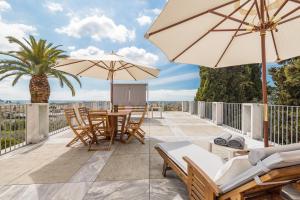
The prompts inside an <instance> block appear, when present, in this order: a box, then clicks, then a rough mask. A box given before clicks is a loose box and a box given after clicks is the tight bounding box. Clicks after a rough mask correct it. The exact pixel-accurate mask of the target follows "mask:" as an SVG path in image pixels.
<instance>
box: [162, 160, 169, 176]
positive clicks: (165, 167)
mask: <svg viewBox="0 0 300 200" xmlns="http://www.w3.org/2000/svg"><path fill="white" fill-rule="evenodd" d="M167 170H168V164H167V162H166V161H164V165H163V171H162V175H163V176H164V177H166V176H167Z"/></svg>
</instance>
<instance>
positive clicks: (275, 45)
mask: <svg viewBox="0 0 300 200" xmlns="http://www.w3.org/2000/svg"><path fill="white" fill-rule="evenodd" d="M285 2H287V0H286V1H285ZM264 5H265V9H266V13H267V18H268V21H270V15H269V11H268V9H267V5H266V4H264ZM284 5H285V3H283V6H281V9H282V8H283V7H284ZM279 9H280V8H279ZM279 9H278V10H277V11H278V13H279V11H280V10H281V9H280V10H279ZM274 16H276V15H274ZM274 16H273V17H274ZM271 36H272V41H273V45H274V49H275V52H276V56H277V60H280V56H279V52H278V48H277V44H276V40H275V34H274V31H273V30H271Z"/></svg>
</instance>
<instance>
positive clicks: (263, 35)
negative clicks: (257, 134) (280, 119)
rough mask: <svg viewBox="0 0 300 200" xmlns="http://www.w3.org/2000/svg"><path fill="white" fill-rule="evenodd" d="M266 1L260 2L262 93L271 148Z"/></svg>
mask: <svg viewBox="0 0 300 200" xmlns="http://www.w3.org/2000/svg"><path fill="white" fill-rule="evenodd" d="M264 4H265V0H261V1H260V5H261V24H262V26H261V29H260V36H261V59H262V93H263V106H264V114H263V118H264V120H263V130H264V145H265V147H268V146H269V134H268V129H269V122H268V121H269V119H268V94H267V62H266V29H265V5H264Z"/></svg>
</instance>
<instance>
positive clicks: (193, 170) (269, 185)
mask: <svg viewBox="0 0 300 200" xmlns="http://www.w3.org/2000/svg"><path fill="white" fill-rule="evenodd" d="M155 149H156V150H157V151H158V153H159V154H160V156H161V157H162V158H163V160H164V167H163V175H164V176H165V175H166V170H167V169H168V168H171V169H172V170H173V171H174V172H175V173H176V174H177V175H178V177H179V178H180V179H181V180H182V181H183V182H184V183H185V184H186V186H187V189H188V192H189V198H190V199H191V200H199V199H200V200H215V199H219V200H242V199H246V197H247V199H248V198H250V199H259V198H260V197H261V196H259V195H266V194H267V196H268V197H269V196H271V199H277V197H278V194H279V190H280V189H281V187H282V186H284V185H286V184H288V183H290V182H291V181H296V180H299V179H300V165H295V166H289V167H284V168H279V169H273V170H271V171H269V172H268V173H266V174H264V175H262V176H260V177H259V178H260V181H261V182H262V184H258V183H257V182H256V181H255V180H253V179H252V180H251V181H248V182H247V183H245V184H242V185H240V186H238V187H237V188H234V189H232V190H230V191H228V192H225V193H224V192H222V191H221V189H220V188H219V186H218V185H217V184H216V183H215V182H214V181H213V180H212V179H211V178H210V177H209V176H208V175H207V174H206V173H205V172H204V171H203V170H202V169H201V168H200V167H199V166H198V165H197V164H196V163H195V162H193V160H191V159H190V158H188V157H183V160H184V161H185V162H186V163H187V172H185V171H184V170H183V169H182V168H181V167H180V166H179V165H178V164H176V162H175V161H174V160H173V159H172V158H170V157H169V156H168V155H167V153H165V152H164V150H162V149H161V147H160V146H159V145H158V146H155ZM199 156H200V155H199ZM203 162H205V160H203ZM258 196H259V197H258ZM267 199H268V198H267ZM269 199H270V198H269Z"/></svg>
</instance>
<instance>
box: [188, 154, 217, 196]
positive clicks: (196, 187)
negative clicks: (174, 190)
mask: <svg viewBox="0 0 300 200" xmlns="http://www.w3.org/2000/svg"><path fill="white" fill-rule="evenodd" d="M183 160H185V161H186V162H187V164H188V181H187V182H188V184H187V185H188V186H187V187H188V191H189V195H190V197H192V196H193V195H196V196H198V197H199V196H201V197H202V198H204V199H215V197H216V196H219V194H220V193H221V190H220V189H219V187H218V186H217V185H216V183H215V182H214V181H213V180H212V179H211V178H210V177H209V176H208V175H207V174H206V173H205V172H204V171H203V170H202V169H200V168H199V167H198V166H197V165H196V164H195V163H194V162H193V161H192V160H191V159H189V158H188V157H186V156H185V157H183ZM203 162H205V161H203ZM191 199H192V198H191Z"/></svg>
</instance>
